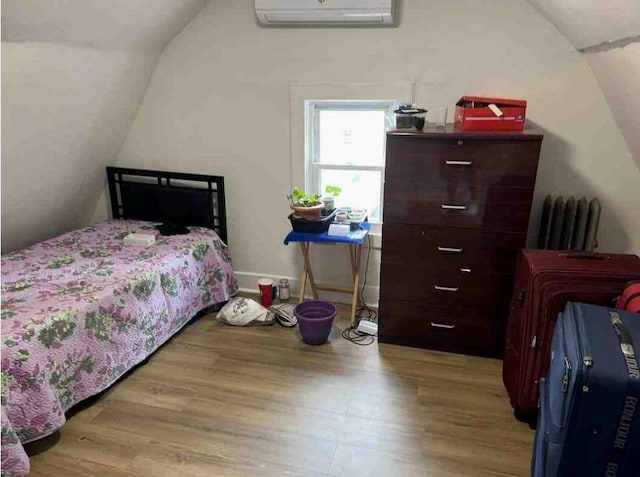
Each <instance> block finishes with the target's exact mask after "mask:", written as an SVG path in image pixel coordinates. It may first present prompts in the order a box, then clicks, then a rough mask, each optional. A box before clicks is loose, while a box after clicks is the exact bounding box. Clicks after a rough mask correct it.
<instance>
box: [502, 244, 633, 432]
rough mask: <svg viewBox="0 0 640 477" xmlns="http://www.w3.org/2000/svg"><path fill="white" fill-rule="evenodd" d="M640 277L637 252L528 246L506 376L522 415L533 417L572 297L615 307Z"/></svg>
mask: <svg viewBox="0 0 640 477" xmlns="http://www.w3.org/2000/svg"><path fill="white" fill-rule="evenodd" d="M637 279H640V259H639V258H638V257H637V256H635V255H618V254H604V253H583V252H560V251H557V250H523V251H522V252H521V253H520V256H519V257H518V267H517V271H516V281H515V288H514V293H513V298H512V300H511V307H510V312H509V322H508V325H507V340H506V346H505V355H504V362H503V367H502V379H503V381H504V384H505V386H506V388H507V391H508V393H509V398H510V399H511V405H512V406H513V408H514V410H515V415H516V417H517V418H518V419H521V420H524V421H529V422H534V421H535V418H536V415H537V405H538V382H539V379H540V378H541V377H542V376H544V375H545V373H546V372H547V370H548V368H549V348H550V345H551V335H552V332H553V327H554V325H555V321H556V318H557V317H558V314H559V313H560V312H561V311H562V310H563V308H564V306H565V304H566V303H567V302H568V301H579V302H585V303H592V304H595V305H604V306H613V305H614V303H615V300H616V298H617V297H619V296H620V293H621V292H622V290H623V288H624V287H625V285H626V284H627V283H628V282H629V281H631V280H637Z"/></svg>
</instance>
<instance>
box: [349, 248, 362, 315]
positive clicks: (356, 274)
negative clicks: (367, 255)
mask: <svg viewBox="0 0 640 477" xmlns="http://www.w3.org/2000/svg"><path fill="white" fill-rule="evenodd" d="M349 247H351V245H350V246H349ZM363 247H364V245H353V251H352V252H350V254H351V256H352V260H351V267H352V269H353V297H352V300H351V326H353V325H355V324H356V323H355V321H356V309H357V308H358V304H359V302H360V291H359V288H360V261H361V258H362V248H363Z"/></svg>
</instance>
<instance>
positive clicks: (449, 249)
mask: <svg viewBox="0 0 640 477" xmlns="http://www.w3.org/2000/svg"><path fill="white" fill-rule="evenodd" d="M438 252H451V253H462V249H461V248H453V247H441V246H439V245H438Z"/></svg>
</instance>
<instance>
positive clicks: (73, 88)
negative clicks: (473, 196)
mask: <svg viewBox="0 0 640 477" xmlns="http://www.w3.org/2000/svg"><path fill="white" fill-rule="evenodd" d="M226 1H229V2H230V3H231V1H232V0H46V1H43V0H4V1H2V90H3V101H2V203H3V210H2V229H3V231H2V232H3V246H2V250H3V252H6V251H10V250H12V249H15V248H19V247H21V246H24V245H27V244H29V243H31V242H34V241H36V240H41V239H43V238H46V237H49V236H52V235H54V234H56V233H59V232H61V231H64V230H68V229H70V228H73V227H76V226H78V225H81V224H83V223H85V222H86V221H87V217H90V216H91V213H92V211H93V210H95V208H96V204H97V203H98V197H97V193H96V191H101V190H103V189H104V184H103V181H104V172H103V171H104V169H103V168H104V166H105V165H106V164H109V163H111V162H112V161H113V159H114V158H115V157H116V156H117V154H118V151H119V150H120V147H121V145H122V143H123V141H124V139H125V137H126V135H127V132H128V131H129V128H130V126H131V124H132V121H133V118H134V117H135V114H136V112H137V110H138V107H139V105H140V102H141V100H142V98H143V96H144V94H145V90H146V88H147V86H148V84H149V80H150V78H151V75H152V73H153V70H154V68H155V65H156V61H157V60H158V57H159V56H160V54H161V52H162V51H163V49H164V48H165V47H166V46H167V45H168V44H169V43H170V42H171V41H172V39H173V38H174V37H176V35H178V34H179V33H180V32H181V31H182V29H183V28H184V27H185V25H187V24H188V23H189V22H190V21H191V20H192V19H193V18H195V17H196V15H198V13H199V12H200V11H201V10H202V8H203V6H204V5H205V4H206V3H207V2H209V3H215V4H216V5H215V7H216V8H218V9H222V8H225V5H224V3H225V2H226ZM235 1H239V0H234V2H235ZM242 1H243V2H246V3H247V4H250V3H251V4H252V3H253V2H252V0H242ZM423 1H425V0H402V1H400V6H401V8H402V5H403V4H404V5H409V4H411V2H420V3H421V2H423ZM433 1H436V0H433ZM527 1H528V2H529V3H530V4H532V5H533V6H534V7H535V8H537V9H538V10H539V11H540V12H541V13H542V14H543V15H544V16H545V17H546V18H547V19H548V20H549V21H550V22H551V23H552V24H553V25H555V27H556V28H557V29H558V30H559V31H560V32H561V33H562V34H564V36H565V37H566V38H567V39H568V40H569V41H570V42H571V44H572V45H573V46H574V47H575V48H576V49H577V50H580V51H582V52H583V54H584V55H585V56H586V57H587V58H588V61H589V64H590V65H591V67H592V70H593V73H594V76H595V78H596V79H597V80H598V83H599V85H600V88H601V89H602V91H603V93H604V95H605V97H606V99H607V101H608V104H609V106H610V109H611V110H612V112H613V114H614V117H615V118H616V121H617V124H618V127H619V130H620V131H621V133H622V135H623V137H624V138H625V140H626V142H627V145H628V147H629V150H630V151H631V153H632V155H633V157H634V160H635V162H636V164H638V165H639V167H640V136H639V135H637V131H638V130H640V115H639V114H638V113H637V111H639V110H640V95H638V90H639V85H640V43H639V42H638V40H639V37H640V0H606V1H605V0H527ZM248 10H249V6H248V5H247V11H248ZM425 28H428V25H425ZM594 133H597V132H596V131H594ZM69 188H72V189H74V194H69V193H68V190H69Z"/></svg>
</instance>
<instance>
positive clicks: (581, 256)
mask: <svg viewBox="0 0 640 477" xmlns="http://www.w3.org/2000/svg"><path fill="white" fill-rule="evenodd" d="M559 255H560V256H561V257H562V256H565V257H567V258H578V259H584V260H609V259H610V258H611V257H610V256H609V255H602V254H600V253H588V252H568V253H561V254H559Z"/></svg>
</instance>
